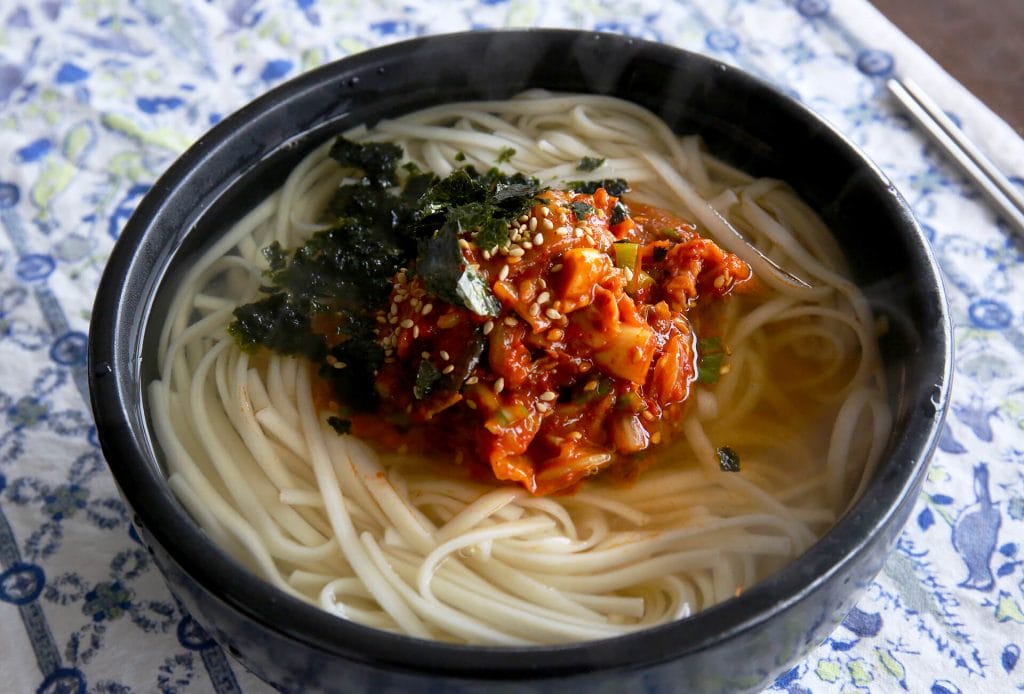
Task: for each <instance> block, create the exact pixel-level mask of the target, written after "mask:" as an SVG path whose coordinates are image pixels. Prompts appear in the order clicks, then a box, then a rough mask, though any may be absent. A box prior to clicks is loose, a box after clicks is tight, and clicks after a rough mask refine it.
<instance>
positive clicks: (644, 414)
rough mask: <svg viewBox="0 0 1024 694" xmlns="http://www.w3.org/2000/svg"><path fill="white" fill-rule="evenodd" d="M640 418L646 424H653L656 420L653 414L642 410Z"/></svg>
mask: <svg viewBox="0 0 1024 694" xmlns="http://www.w3.org/2000/svg"><path fill="white" fill-rule="evenodd" d="M640 416H641V417H643V418H644V419H646V420H647V421H648V422H653V421H654V420H655V419H656V417H655V416H654V413H653V412H651V411H650V410H644V411H643V412H641V413H640Z"/></svg>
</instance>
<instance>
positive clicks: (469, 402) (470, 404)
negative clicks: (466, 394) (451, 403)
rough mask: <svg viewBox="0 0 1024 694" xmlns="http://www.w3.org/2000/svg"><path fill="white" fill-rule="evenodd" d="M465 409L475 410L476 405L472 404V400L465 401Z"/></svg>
mask: <svg viewBox="0 0 1024 694" xmlns="http://www.w3.org/2000/svg"><path fill="white" fill-rule="evenodd" d="M466 407H468V408H469V409H471V410H475V409H476V403H475V402H473V401H472V400H467V401H466Z"/></svg>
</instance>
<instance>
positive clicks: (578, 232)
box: [573, 227, 583, 239]
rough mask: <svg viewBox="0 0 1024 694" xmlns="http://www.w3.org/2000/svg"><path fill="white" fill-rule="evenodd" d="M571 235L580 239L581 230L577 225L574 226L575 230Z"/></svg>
mask: <svg viewBox="0 0 1024 694" xmlns="http://www.w3.org/2000/svg"><path fill="white" fill-rule="evenodd" d="M573 236H575V237H576V238H578V239H582V238H583V230H582V229H580V228H579V227H576V231H574V232H573Z"/></svg>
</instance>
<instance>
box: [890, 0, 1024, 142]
mask: <svg viewBox="0 0 1024 694" xmlns="http://www.w3.org/2000/svg"><path fill="white" fill-rule="evenodd" d="M872 2H873V3H874V4H875V6H876V7H877V8H878V9H879V10H881V11H882V12H883V13H884V14H885V15H886V16H887V17H888V18H889V19H890V20H892V22H893V23H894V24H896V26H898V27H899V28H900V29H902V30H903V31H904V33H906V34H907V35H908V36H909V37H910V38H911V39H913V40H914V41H916V42H917V43H918V44H919V45H920V46H921V47H922V48H923V49H924V50H926V51H927V52H928V53H929V54H931V55H932V57H934V58H935V59H936V60H937V61H938V62H939V64H940V65H942V66H943V67H944V68H946V70H948V71H949V73H950V74H951V75H952V76H953V77H955V78H956V79H958V80H959V81H960V82H961V83H962V84H963V85H964V86H966V87H967V88H968V89H970V90H971V91H972V92H974V94H975V95H976V96H977V97H978V98H979V99H981V100H982V101H984V102H985V104H986V105H988V107H989V108H991V109H992V110H993V111H995V112H996V113H998V114H999V115H1000V116H1001V117H1002V118H1003V119H1004V120H1005V121H1006V122H1007V123H1009V124H1010V125H1011V126H1012V127H1013V128H1014V129H1015V130H1016V131H1017V133H1018V134H1019V135H1022V136H1024V2H1021V0H985V2H968V1H965V0H872Z"/></svg>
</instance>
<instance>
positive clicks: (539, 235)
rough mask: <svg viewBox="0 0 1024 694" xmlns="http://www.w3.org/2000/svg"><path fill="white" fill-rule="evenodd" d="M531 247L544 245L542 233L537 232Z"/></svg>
mask: <svg viewBox="0 0 1024 694" xmlns="http://www.w3.org/2000/svg"><path fill="white" fill-rule="evenodd" d="M533 245H534V246H543V245H544V234H542V233H540V232H539V231H538V232H537V235H536V236H534V237H533Z"/></svg>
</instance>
